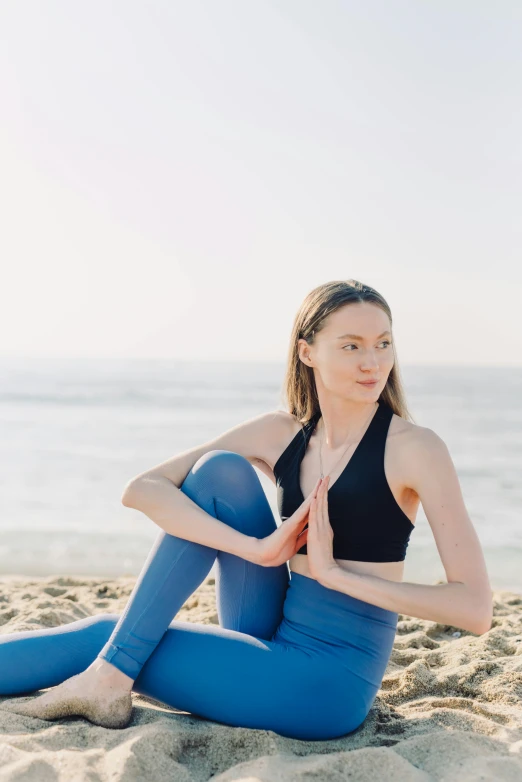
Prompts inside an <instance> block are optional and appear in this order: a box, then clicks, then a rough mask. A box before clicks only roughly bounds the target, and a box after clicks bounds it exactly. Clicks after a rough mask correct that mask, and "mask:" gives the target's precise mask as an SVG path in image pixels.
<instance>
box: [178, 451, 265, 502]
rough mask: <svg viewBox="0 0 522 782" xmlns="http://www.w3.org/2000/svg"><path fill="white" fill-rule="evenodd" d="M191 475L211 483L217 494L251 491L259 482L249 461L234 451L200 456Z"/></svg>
mask: <svg viewBox="0 0 522 782" xmlns="http://www.w3.org/2000/svg"><path fill="white" fill-rule="evenodd" d="M191 474H193V475H196V476H198V477H199V478H202V479H204V480H205V481H207V480H208V481H210V482H211V483H212V486H213V488H214V489H215V490H216V493H217V492H218V490H219V495H220V496H223V495H226V493H227V491H229V490H230V491H232V492H238V491H240V490H241V489H247V490H248V491H251V490H252V489H253V488H254V485H255V482H256V481H257V482H259V479H258V477H257V474H256V471H255V470H254V467H253V465H252V464H250V462H249V461H248V459H246V458H245V457H244V456H241V454H239V453H235V452H234V451H224V450H217V449H216V450H212V451H208V452H207V453H205V454H203V456H200V458H199V459H198V460H197V462H196V463H195V464H194V466H193V467H192V470H191Z"/></svg>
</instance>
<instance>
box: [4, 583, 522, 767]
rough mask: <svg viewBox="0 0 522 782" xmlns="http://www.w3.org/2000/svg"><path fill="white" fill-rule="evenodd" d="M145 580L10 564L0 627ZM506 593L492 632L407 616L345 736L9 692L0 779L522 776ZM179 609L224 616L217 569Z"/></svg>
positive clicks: (512, 621)
mask: <svg viewBox="0 0 522 782" xmlns="http://www.w3.org/2000/svg"><path fill="white" fill-rule="evenodd" d="M133 585H134V578H116V579H110V580H108V579H99V578H98V579H96V578H76V577H75V578H70V577H55V578H47V579H30V578H25V577H16V576H5V577H3V578H2V579H0V633H9V632H13V631H17V630H29V629H37V628H40V627H54V626H57V625H60V624H63V623H67V622H72V621H74V620H76V619H79V618H82V617H85V616H89V615H92V614H97V613H120V612H121V611H122V609H123V607H124V605H125V603H126V600H127V598H128V595H129V594H130V592H131V590H132V587H133ZM494 597H495V610H494V619H493V624H492V628H491V630H490V631H489V632H488V633H485V634H484V635H481V636H476V635H473V634H472V633H467V632H464V631H458V629H457V628H453V627H447V626H442V625H438V624H436V623H434V622H429V621H424V620H417V619H411V618H410V617H407V616H403V615H400V616H399V626H398V632H397V636H396V639H395V645H394V649H393V653H392V656H391V659H390V662H389V665H388V669H387V671H386V674H385V676H384V679H383V683H382V687H381V689H380V691H379V693H378V695H377V699H376V701H375V703H374V704H373V707H372V709H371V711H370V713H369V715H368V717H367V718H366V720H365V722H364V724H363V725H362V727H361V728H360V729H359V730H358V731H356V732H355V733H353V734H351V735H349V736H346V737H344V738H341V739H336V740H333V741H314V742H307V741H298V740H295V739H288V738H285V737H282V736H279V735H278V734H276V733H273V732H271V731H258V730H252V729H248V728H232V727H229V726H227V725H222V724H219V723H216V722H211V721H208V720H204V719H202V718H199V717H195V716H192V715H190V714H188V713H187V712H182V711H176V710H175V709H169V708H165V707H163V706H161V704H157V703H154V702H152V701H149V700H147V699H144V698H141V697H139V696H134V697H135V701H134V713H133V719H132V722H131V724H130V726H129V727H127V728H125V729H123V730H110V729H105V728H100V727H96V726H94V725H91V724H90V723H89V722H87V721H86V720H83V719H74V720H65V719H64V720H59V721H56V722H46V721H43V720H37V719H32V718H29V717H22V716H19V715H16V714H11V713H9V712H7V711H5V710H2V708H1V703H0V780H31V781H33V782H47V780H49V782H50V781H51V780H52V782H72V781H76V780H89V782H95V780H111V782H117V780H125V781H126V782H134V780H136V782H148V781H149V780H150V781H151V782H152V781H153V780H154V782H157V781H158V780H163V779H175V780H181V781H182V782H185V781H186V782H188V781H189V780H190V781H192V780H194V781H196V780H197V781H198V782H199V781H200V780H201V781H202V780H208V779H211V778H212V780H213V782H218V781H219V782H225V780H227V782H228V780H244V782H247V781H248V782H254V781H257V780H262V781H263V782H265V781H266V782H277V781H278V780H301V779H303V780H304V779H306V780H313V779H317V780H325V779H328V780H334V781H335V780H350V782H358V781H359V780H361V781H362V780H364V781H365V782H366V781H368V780H371V781H372V782H373V781H374V780H383V782H394V781H395V780H397V781H398V780H400V781H401V782H410V780H411V782H421V780H422V782H428V780H439V781H440V782H451V781H452V780H458V782H468V780H469V782H471V781H473V782H476V780H481V781H486V780H491V782H499V780H509V782H515V781H516V782H521V781H522V595H520V594H516V593H512V592H495V593H494ZM176 618H178V619H183V620H185V621H193V622H203V623H205V624H206V623H217V621H218V620H217V614H216V607H215V592H214V582H213V579H208V580H207V581H206V582H205V583H204V584H202V585H201V587H200V588H199V589H198V590H197V592H195V593H194V594H193V595H192V596H191V598H190V599H189V600H188V601H187V603H186V604H185V605H184V606H183V608H182V610H181V611H180V612H179V613H178V615H177V617H176ZM4 700H6V699H5V698H0V701H1V702H3V701H4ZM7 700H11V699H7Z"/></svg>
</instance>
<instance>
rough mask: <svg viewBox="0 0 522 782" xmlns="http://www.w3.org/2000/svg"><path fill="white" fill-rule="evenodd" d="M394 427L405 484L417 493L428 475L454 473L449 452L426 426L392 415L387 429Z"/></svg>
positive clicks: (438, 436) (444, 444) (436, 435)
mask: <svg viewBox="0 0 522 782" xmlns="http://www.w3.org/2000/svg"><path fill="white" fill-rule="evenodd" d="M392 426H393V427H394V431H395V436H396V440H397V445H398V448H397V453H398V454H399V459H400V462H401V465H402V474H403V476H404V479H405V483H407V485H408V487H409V488H411V489H413V490H414V491H416V492H417V494H419V495H420V494H421V491H422V487H423V485H425V483H426V480H427V478H428V477H431V478H433V475H434V474H436V473H438V474H441V475H442V474H447V473H448V471H451V472H453V473H454V472H455V468H454V465H453V461H452V459H451V455H450V452H449V449H448V446H447V445H446V443H445V441H444V440H443V438H442V437H441V436H440V435H438V434H437V432H435V431H434V430H433V429H431V428H430V427H428V426H419V425H418V424H414V423H412V422H411V421H405V420H404V419H402V418H400V417H399V416H395V415H394V417H393V420H392V422H391V424H390V430H391V428H392Z"/></svg>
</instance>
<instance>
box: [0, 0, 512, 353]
mask: <svg viewBox="0 0 522 782" xmlns="http://www.w3.org/2000/svg"><path fill="white" fill-rule="evenodd" d="M521 35H522V5H521V4H520V3H519V2H518V0H513V2H508V1H507V0H497V2H495V3H491V2H489V0H469V1H466V2H464V1H463V0H451V1H450V0H437V1H435V0H433V1H432V2H428V1H426V2H418V0H415V1H414V0H410V1H403V0H366V1H365V2H364V3H362V2H353V1H352V0H323V2H316V1H315V0H314V1H312V0H274V2H272V1H271V0H249V1H248V2H245V1H244V0H219V2H215V0H190V2H186V1H185V0H182V1H180V0H169V1H168V2H167V1H165V2H163V1H161V0H147V2H146V3H145V2H136V0H113V1H112V2H111V3H106V2H102V0H92V2H89V3H83V2H79V0H75V1H72V2H71V0H61V1H58V0H46V2H45V3H41V2H39V0H38V1H37V0H25V2H24V3H18V2H16V0H5V2H3V3H2V4H1V6H0V112H1V121H0V170H1V175H0V222H1V228H0V257H1V259H2V267H3V275H2V277H3V283H4V284H3V286H2V293H1V299H0V301H1V307H0V334H1V337H0V357H16V358H18V357H22V358H23V357H27V358H31V357H43V358H46V357H49V358H51V357H52V358H61V357H63V358H67V357H101V358H104V357H109V358H111V357H113V358H114V357H118V358H120V357H123V358H127V357H128V358H132V357H135V358H162V359H172V360H176V359H179V360H196V361H217V360H233V361H242V360H256V361H285V359H286V356H287V350H288V340H289V337H290V333H291V328H292V323H293V320H294V317H295V315H296V313H297V311H298V309H299V307H300V304H301V302H302V300H303V299H304V298H305V296H306V295H307V293H308V292H309V291H310V290H312V289H313V288H315V287H316V286H318V285H320V284H322V283H324V282H328V281H331V280H342V279H351V278H353V279H356V280H359V281H361V282H364V283H366V284H368V285H371V286H372V287H374V288H376V289H377V290H378V291H379V293H381V294H382V295H383V296H384V298H385V299H386V301H387V302H388V304H389V306H390V308H391V310H392V315H393V331H394V338H395V344H396V348H397V350H398V352H399V354H400V359H401V362H402V363H405V364H423V365H441V364H446V365H459V366H465V365H475V366H488V365H489V366H522V316H521V313H520V310H521V304H520V303H521V301H522V262H521V261H522V258H521V254H522V253H521V247H522V241H521V239H522V225H521V220H520V216H521V214H522V177H521V170H522V100H521V91H520V84H521V83H522V46H520V41H521Z"/></svg>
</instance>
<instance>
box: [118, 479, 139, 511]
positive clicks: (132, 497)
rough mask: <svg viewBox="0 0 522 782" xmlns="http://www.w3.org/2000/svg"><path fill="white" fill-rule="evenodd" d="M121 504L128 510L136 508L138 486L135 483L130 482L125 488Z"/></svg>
mask: <svg viewBox="0 0 522 782" xmlns="http://www.w3.org/2000/svg"><path fill="white" fill-rule="evenodd" d="M121 502H122V505H125V507H126V508H135V507H136V504H135V503H136V484H135V482H134V481H129V482H128V484H127V485H126V486H125V488H124V490H123V494H122V495H121Z"/></svg>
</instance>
